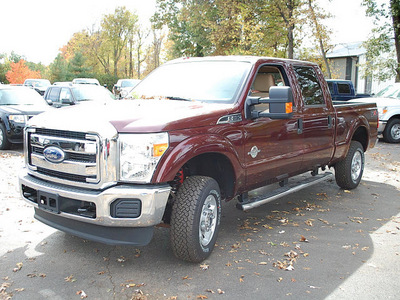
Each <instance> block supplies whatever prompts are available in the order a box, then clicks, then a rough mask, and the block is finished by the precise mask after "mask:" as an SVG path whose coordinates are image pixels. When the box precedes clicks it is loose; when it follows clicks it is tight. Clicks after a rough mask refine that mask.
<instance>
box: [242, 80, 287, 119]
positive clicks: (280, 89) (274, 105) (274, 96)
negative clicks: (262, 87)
mask: <svg viewBox="0 0 400 300" xmlns="http://www.w3.org/2000/svg"><path fill="white" fill-rule="evenodd" d="M262 103H267V104H269V112H262V111H259V110H255V109H252V107H253V106H254V105H257V104H262ZM292 116H293V94H292V89H291V88H290V87H288V86H273V87H271V88H270V90H269V97H268V98H257V97H248V98H247V100H246V118H250V119H257V118H271V119H290V118H291V117H292Z"/></svg>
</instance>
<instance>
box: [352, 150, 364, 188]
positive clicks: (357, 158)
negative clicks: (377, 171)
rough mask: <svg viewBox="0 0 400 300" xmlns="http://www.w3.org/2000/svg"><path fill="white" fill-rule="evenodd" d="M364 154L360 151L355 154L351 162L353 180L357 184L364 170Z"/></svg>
mask: <svg viewBox="0 0 400 300" xmlns="http://www.w3.org/2000/svg"><path fill="white" fill-rule="evenodd" d="M362 159H363V158H362V154H361V153H360V151H357V152H355V153H354V156H353V159H352V161H351V179H352V180H353V181H354V182H356V181H357V180H358V178H359V177H360V174H361V170H362V165H363V161H362Z"/></svg>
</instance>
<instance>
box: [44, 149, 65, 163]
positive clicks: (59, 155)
mask: <svg viewBox="0 0 400 300" xmlns="http://www.w3.org/2000/svg"><path fill="white" fill-rule="evenodd" d="M43 155H44V158H45V159H46V160H47V161H49V162H52V163H56V164H58V163H60V162H62V161H63V160H64V159H65V152H64V151H62V150H61V149H60V148H58V147H54V146H50V147H47V148H45V149H44V150H43Z"/></svg>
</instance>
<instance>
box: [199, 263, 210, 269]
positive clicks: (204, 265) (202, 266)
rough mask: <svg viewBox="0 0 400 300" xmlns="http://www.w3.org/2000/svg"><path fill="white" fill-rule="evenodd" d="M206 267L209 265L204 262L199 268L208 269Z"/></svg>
mask: <svg viewBox="0 0 400 300" xmlns="http://www.w3.org/2000/svg"><path fill="white" fill-rule="evenodd" d="M208 267H209V265H206V264H202V265H200V268H201V269H202V270H208Z"/></svg>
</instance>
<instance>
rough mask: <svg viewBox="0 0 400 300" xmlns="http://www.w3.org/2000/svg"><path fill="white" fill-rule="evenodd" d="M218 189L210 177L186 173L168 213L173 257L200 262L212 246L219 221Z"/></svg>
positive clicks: (208, 253)
mask: <svg viewBox="0 0 400 300" xmlns="http://www.w3.org/2000/svg"><path fill="white" fill-rule="evenodd" d="M220 195H221V193H220V189H219V186H218V183H217V182H216V181H215V180H214V179H213V178H211V177H207V176H192V177H188V178H187V179H186V180H185V181H184V182H183V184H182V186H181V187H180V188H179V191H178V193H177V197H176V199H175V202H174V205H173V207H172V214H171V233H170V239H171V246H172V250H173V252H174V254H175V256H176V257H178V258H180V259H182V260H186V261H189V262H201V261H203V260H204V259H206V258H207V257H208V256H209V255H210V254H211V252H212V250H213V249H214V245H215V241H216V239H217V235H218V231H219V227H220V221H221V196H220Z"/></svg>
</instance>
